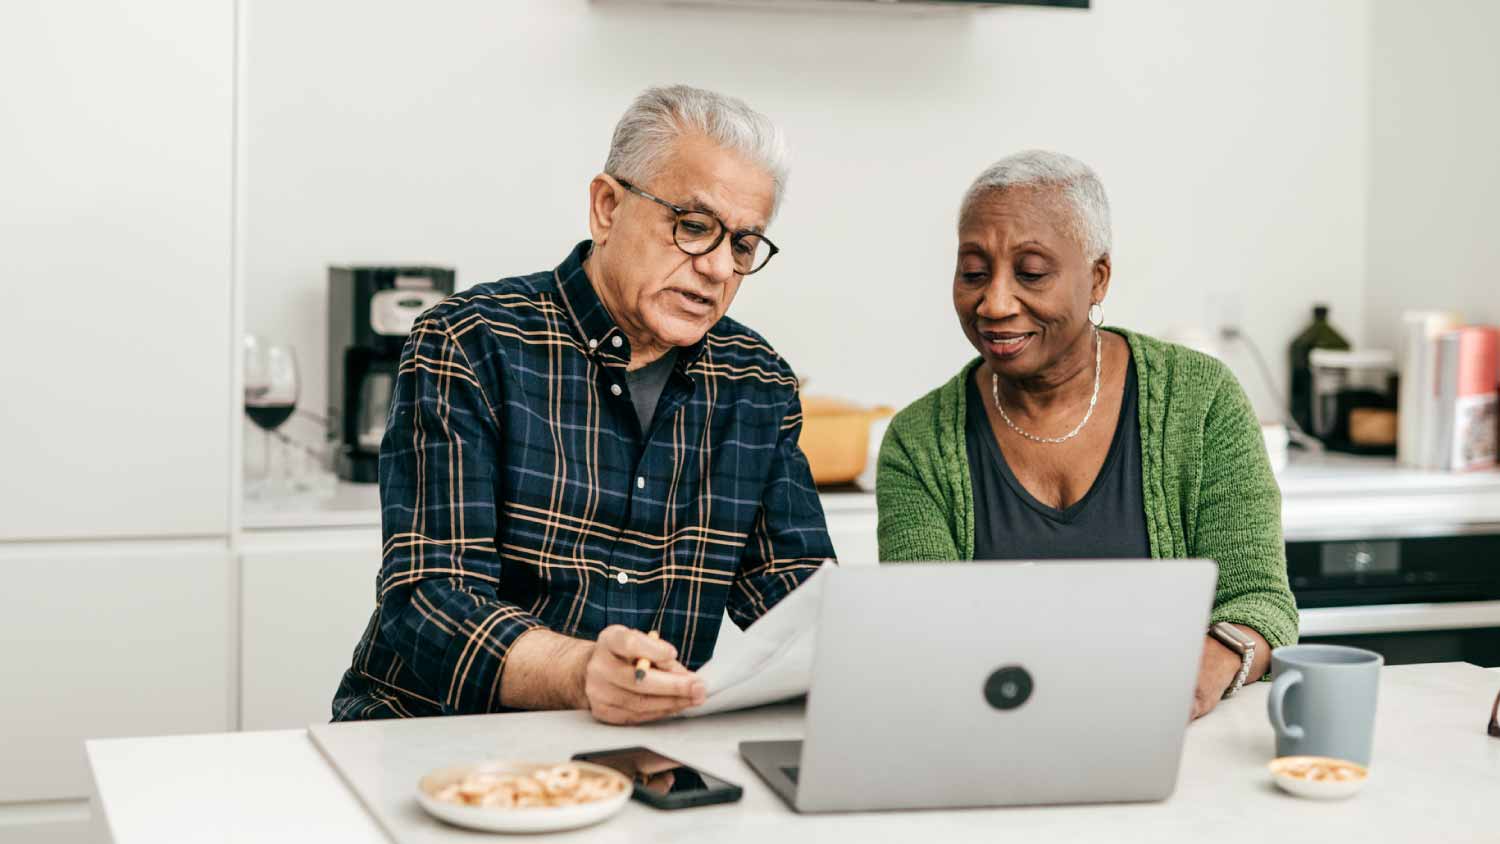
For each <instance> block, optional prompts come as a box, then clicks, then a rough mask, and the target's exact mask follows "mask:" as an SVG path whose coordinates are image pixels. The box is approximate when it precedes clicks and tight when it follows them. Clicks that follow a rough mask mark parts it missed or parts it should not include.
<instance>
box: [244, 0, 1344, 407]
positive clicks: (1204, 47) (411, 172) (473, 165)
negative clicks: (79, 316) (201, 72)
mask: <svg viewBox="0 0 1500 844" xmlns="http://www.w3.org/2000/svg"><path fill="white" fill-rule="evenodd" d="M248 17H249V33H248V73H247V84H246V92H247V95H248V100H247V112H246V113H247V119H246V121H245V123H244V128H243V130H242V131H243V132H244V133H245V136H244V143H245V154H246V162H247V165H246V166H247V170H246V176H247V181H246V186H245V190H246V198H245V202H246V215H247V216H246V226H247V240H246V243H245V261H246V279H247V291H246V299H247V325H248V328H249V329H250V330H254V331H269V332H273V333H278V334H281V335H283V336H285V337H287V338H289V339H290V340H292V341H293V342H295V343H296V344H297V345H298V347H299V349H300V350H301V353H302V358H303V364H304V367H303V368H304V372H305V375H306V385H307V386H306V389H305V392H304V396H305V397H306V398H307V399H310V400H309V401H307V406H309V407H321V406H322V404H323V396H324V372H323V363H322V360H323V354H324V328H323V326H324V322H325V319H326V317H325V313H324V295H325V294H324V289H325V275H324V267H325V266H326V265H327V264H329V263H334V262H344V261H355V262H375V261H439V262H446V263H451V264H453V265H456V266H457V267H458V271H459V285H460V286H461V287H464V286H468V285H472V284H475V283H479V282H482V281H488V280H491V279H494V278H497V277H501V276H505V275H513V274H519V273H524V272H531V271H535V270H538V269H547V268H550V267H552V266H553V265H554V264H555V263H556V262H557V261H558V260H559V259H560V258H561V257H562V256H563V254H564V253H565V252H566V250H567V249H568V248H569V247H570V246H571V245H572V244H573V243H574V242H575V241H576V240H578V239H581V238H583V237H585V236H586V232H587V230H586V227H585V188H586V185H587V183H588V181H589V179H590V177H592V176H593V174H594V173H595V172H596V171H597V170H598V168H599V167H600V166H601V164H602V162H603V159H604V155H605V151H606V146H607V143H608V138H609V133H610V130H611V128H612V126H613V123H614V121H615V120H616V119H617V117H618V116H619V113H620V111H621V110H622V109H623V108H624V107H625V105H626V104H627V103H628V101H629V100H630V98H631V97H632V96H633V95H634V94H635V93H637V92H638V91H639V90H640V89H641V88H642V87H644V86H646V85H649V84H655V83H668V82H678V81H683V82H689V83H692V84H696V85H701V86H706V87H712V88H717V89H720V90H723V91H726V92H730V93H733V94H735V95H738V96H741V97H743V98H745V99H746V100H747V101H748V102H750V103H751V104H752V105H754V106H756V107H757V108H759V109H761V110H763V111H765V112H767V113H768V114H770V115H771V116H772V117H774V118H775V119H777V120H778V121H780V122H781V123H782V124H783V125H784V127H785V128H786V130H787V131H788V133H789V136H790V139H791V142H792V144H793V153H794V169H793V173H792V179H791V186H790V190H789V193H788V198H787V202H786V205H785V207H784V211H783V213H782V216H781V217H780V218H779V219H778V221H777V223H776V225H775V227H774V229H773V231H772V235H773V236H774V237H775V239H776V241H777V242H778V244H780V245H781V246H782V247H783V250H784V252H783V254H782V255H781V256H779V257H778V258H777V259H776V262H775V263H774V264H773V265H772V268H771V269H769V270H767V271H766V272H765V273H764V274H762V275H757V276H755V277H753V278H752V279H751V280H750V281H749V282H748V283H747V284H746V285H745V287H744V288H743V291H742V293H741V296H740V299H739V301H737V302H736V304H735V306H734V308H733V309H732V310H731V313H732V314H733V315H735V316H737V317H739V318H740V319H742V320H744V321H745V322H747V323H749V324H750V325H752V326H754V327H756V328H757V329H759V330H761V331H762V332H763V333H765V334H766V335H767V336H768V337H769V338H770V339H771V340H772V342H773V343H775V344H776V345H777V346H778V347H779V348H780V349H781V351H782V352H783V353H784V354H785V355H786V356H787V357H788V358H789V359H790V360H791V361H792V363H793V365H794V366H796V367H797V369H798V370H799V372H800V373H801V374H803V375H805V376H808V377H810V378H811V379H812V384H813V387H812V390H813V391H815V392H835V393H838V394H842V395H847V396H852V397H855V398H858V399H861V400H865V401H871V402H874V401H882V402H889V403H896V404H899V403H904V402H906V401H908V400H910V399H912V398H914V397H915V396H917V395H918V394H920V393H921V392H924V391H926V390H927V389H929V388H931V387H932V386H935V385H936V384H937V383H938V382H939V381H941V380H943V379H945V378H946V377H948V376H949V375H950V374H951V373H952V372H953V371H954V370H955V369H956V368H957V367H958V366H959V365H960V363H961V362H962V361H963V360H965V359H966V358H967V357H968V356H969V355H970V354H971V352H970V350H969V348H968V346H967V345H966V343H965V342H964V340H963V339H962V336H961V335H960V333H959V330H958V327H957V324H956V321H955V318H954V316H953V313H952V308H951V302H950V298H949V285H950V279H951V273H952V263H953V254H952V253H953V248H954V245H955V243H954V232H953V228H954V211H955V207H956V204H957V200H958V197H959V195H960V194H961V193H962V191H963V190H964V188H965V187H966V186H967V184H968V181H969V180H970V179H971V178H972V177H973V176H974V175H975V174H977V173H978V171H979V170H980V169H982V168H983V167H984V166H985V165H986V164H988V163H989V162H991V161H992V160H994V159H996V158H998V157H1000V156H1002V155H1004V154H1007V153H1009V152H1012V151H1014V150H1017V149H1020V148H1024V147H1030V146H1044V147H1052V148H1055V149H1059V150H1063V151H1067V152H1069V153H1072V154H1074V155H1076V156H1078V157H1080V158H1082V159H1084V160H1085V161H1088V162H1090V163H1091V164H1093V165H1094V166H1095V167H1096V168H1097V169H1098V170H1099V172H1100V173H1101V175H1102V176H1103V178H1104V180H1105V183H1106V186H1107V187H1108V189H1109V191H1110V194H1111V198H1112V201H1113V203H1114V210H1115V220H1116V228H1115V242H1116V249H1115V280H1116V284H1115V287H1114V290H1113V292H1112V294H1111V296H1110V298H1109V300H1108V301H1107V302H1106V303H1105V312H1106V317H1107V319H1108V320H1109V321H1110V322H1112V323H1117V324H1123V325H1127V326H1131V327H1134V328H1137V329H1141V330H1146V331H1150V332H1156V333H1162V332H1166V331H1168V330H1169V329H1172V328H1174V327H1175V326H1179V325H1199V326H1204V327H1207V326H1208V325H1210V324H1214V325H1216V324H1218V323H1220V322H1222V321H1225V320H1235V321H1238V322H1240V323H1241V324H1243V325H1244V326H1246V327H1247V329H1248V330H1249V332H1250V333H1251V335H1252V336H1253V337H1255V339H1257V340H1258V341H1259V342H1260V343H1261V344H1262V346H1263V347H1264V348H1265V349H1266V351H1267V353H1268V354H1269V355H1270V356H1271V357H1272V359H1273V361H1275V362H1276V365H1277V367H1278V376H1279V377H1281V378H1283V379H1284V377H1285V376H1284V374H1282V373H1280V368H1281V363H1280V362H1281V361H1282V359H1283V358H1284V351H1283V350H1284V347H1285V344H1286V342H1287V341H1288V340H1289V339H1290V337H1291V336H1292V335H1293V334H1295V332H1296V331H1297V330H1298V329H1299V328H1300V327H1301V324H1302V323H1303V322H1305V315H1306V313H1307V311H1308V308H1309V307H1310V305H1311V303H1312V302H1314V301H1326V302H1329V303H1331V304H1332V305H1333V307H1334V313H1335V315H1336V317H1337V318H1339V322H1340V324H1341V325H1343V326H1344V327H1346V328H1348V329H1349V331H1350V333H1351V334H1354V335H1356V336H1357V335H1358V334H1359V326H1360V325H1361V322H1362V315H1361V311H1362V308H1363V306H1364V298H1363V287H1362V279H1363V275H1364V269H1365V268H1364V259H1365V248H1364V209H1365V202H1364V193H1365V178H1366V171H1367V153H1366V147H1367V142H1366V130H1367V127H1368V115H1367V101H1366V97H1367V87H1366V86H1367V77H1368V72H1367V66H1366V59H1367V57H1366V48H1367V39H1368V16H1367V11H1366V8H1365V4H1364V3H1363V2H1360V0H1330V2H1319V3H1311V4H1310V3H1304V2H1301V0H1269V1H1268V2H1255V3H1247V2H1243V0H1215V2H1193V3H1184V2H1180V0H1096V3H1095V8H1094V9H1093V10H1092V11H1090V12H1087V13H1079V12H1073V11H1067V10H1055V9H1004V10H983V11H972V12H958V13H953V12H949V13H944V14H938V15H925V16H912V15H911V14H909V13H903V12H900V11H892V10H886V9H872V10H865V11H853V10H851V11H847V12H845V11H835V12H827V11H823V12H799V11H775V10H744V9H724V8H700V7H681V6H678V7H670V6H655V5H637V4H630V3H620V2H615V3H607V4H597V3H594V4H591V3H588V2H584V0H555V2H527V3H522V2H516V1H515V0H512V2H497V1H496V0H469V2H448V3H439V4H386V5H380V6H377V5H376V4H368V3H363V2H355V0H348V2H320V3H316V4H307V3H294V2H289V0H254V2H252V3H251V6H250V10H249V16H248ZM1244 372H1245V373H1246V377H1245V378H1244V380H1245V381H1246V384H1247V387H1248V388H1250V389H1251V390H1252V395H1256V396H1258V389H1257V387H1256V385H1255V384H1254V383H1252V382H1253V378H1251V377H1250V375H1249V372H1250V370H1249V369H1248V368H1245V369H1244ZM1257 400H1258V403H1260V404H1262V405H1263V413H1268V411H1267V410H1266V407H1267V406H1268V405H1267V402H1266V401H1265V399H1264V398H1263V397H1258V399H1257Z"/></svg>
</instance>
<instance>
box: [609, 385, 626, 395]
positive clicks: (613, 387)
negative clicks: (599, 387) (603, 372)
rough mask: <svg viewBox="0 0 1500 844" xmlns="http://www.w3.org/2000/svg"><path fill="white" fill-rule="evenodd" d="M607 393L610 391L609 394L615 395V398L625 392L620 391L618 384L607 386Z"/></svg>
mask: <svg viewBox="0 0 1500 844" xmlns="http://www.w3.org/2000/svg"><path fill="white" fill-rule="evenodd" d="M609 391H610V392H611V393H614V394H615V395H617V396H618V395H619V394H621V393H623V392H625V391H624V390H622V389H620V385H619V384H610V385H609Z"/></svg>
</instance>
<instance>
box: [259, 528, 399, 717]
mask: <svg viewBox="0 0 1500 844" xmlns="http://www.w3.org/2000/svg"><path fill="white" fill-rule="evenodd" d="M240 565H241V583H242V589H243V592H242V599H243V609H242V613H243V617H242V622H241V624H242V630H243V639H242V642H241V661H242V667H241V701H242V708H241V711H240V728H241V729H244V730H275V729H285V728H291V727H306V726H307V725H308V724H313V723H327V721H328V719H329V718H330V717H331V705H332V703H333V692H334V690H335V689H337V688H338V684H339V678H340V677H341V676H343V673H344V669H346V668H348V667H349V663H350V657H351V655H352V654H353V652H354V646H355V644H356V643H357V642H358V641H359V637H360V634H361V633H363V632H364V629H365V624H366V623H367V622H368V621H369V620H370V613H371V611H372V610H374V609H375V579H376V577H377V576H378V575H379V573H380V530H379V529H378V528H322V529H315V530H287V531H248V532H246V534H245V536H244V539H243V540H242V543H241V546H240Z"/></svg>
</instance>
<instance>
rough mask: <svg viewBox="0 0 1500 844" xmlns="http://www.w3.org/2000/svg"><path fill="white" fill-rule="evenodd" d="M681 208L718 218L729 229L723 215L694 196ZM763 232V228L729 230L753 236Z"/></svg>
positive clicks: (752, 227)
mask: <svg viewBox="0 0 1500 844" xmlns="http://www.w3.org/2000/svg"><path fill="white" fill-rule="evenodd" d="M682 207H683V208H686V209H688V210H689V211H702V212H703V213H705V214H712V215H714V216H715V217H718V218H719V220H720V221H722V222H724V225H725V227H726V228H729V223H728V221H725V220H724V215H723V214H720V213H719V212H718V211H716V210H715V209H714V208H713V207H712V206H710V205H709V204H708V203H707V202H704V201H703V200H702V199H700V198H699V197H696V196H694V197H692V198H690V199H689V200H688V201H687V204H686V205H684V206H682ZM765 230H766V227H765V226H751V227H749V228H746V229H735V228H730V231H731V232H751V233H753V234H762V233H764V232H765Z"/></svg>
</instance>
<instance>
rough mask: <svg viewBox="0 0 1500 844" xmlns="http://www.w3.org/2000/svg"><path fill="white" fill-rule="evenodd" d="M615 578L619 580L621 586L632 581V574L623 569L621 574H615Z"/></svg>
mask: <svg viewBox="0 0 1500 844" xmlns="http://www.w3.org/2000/svg"><path fill="white" fill-rule="evenodd" d="M615 580H617V581H619V583H620V585H621V586H624V585H625V584H627V583H629V582H630V575H628V574H626V573H625V572H623V571H622V572H620V573H619V574H617V575H615Z"/></svg>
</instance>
